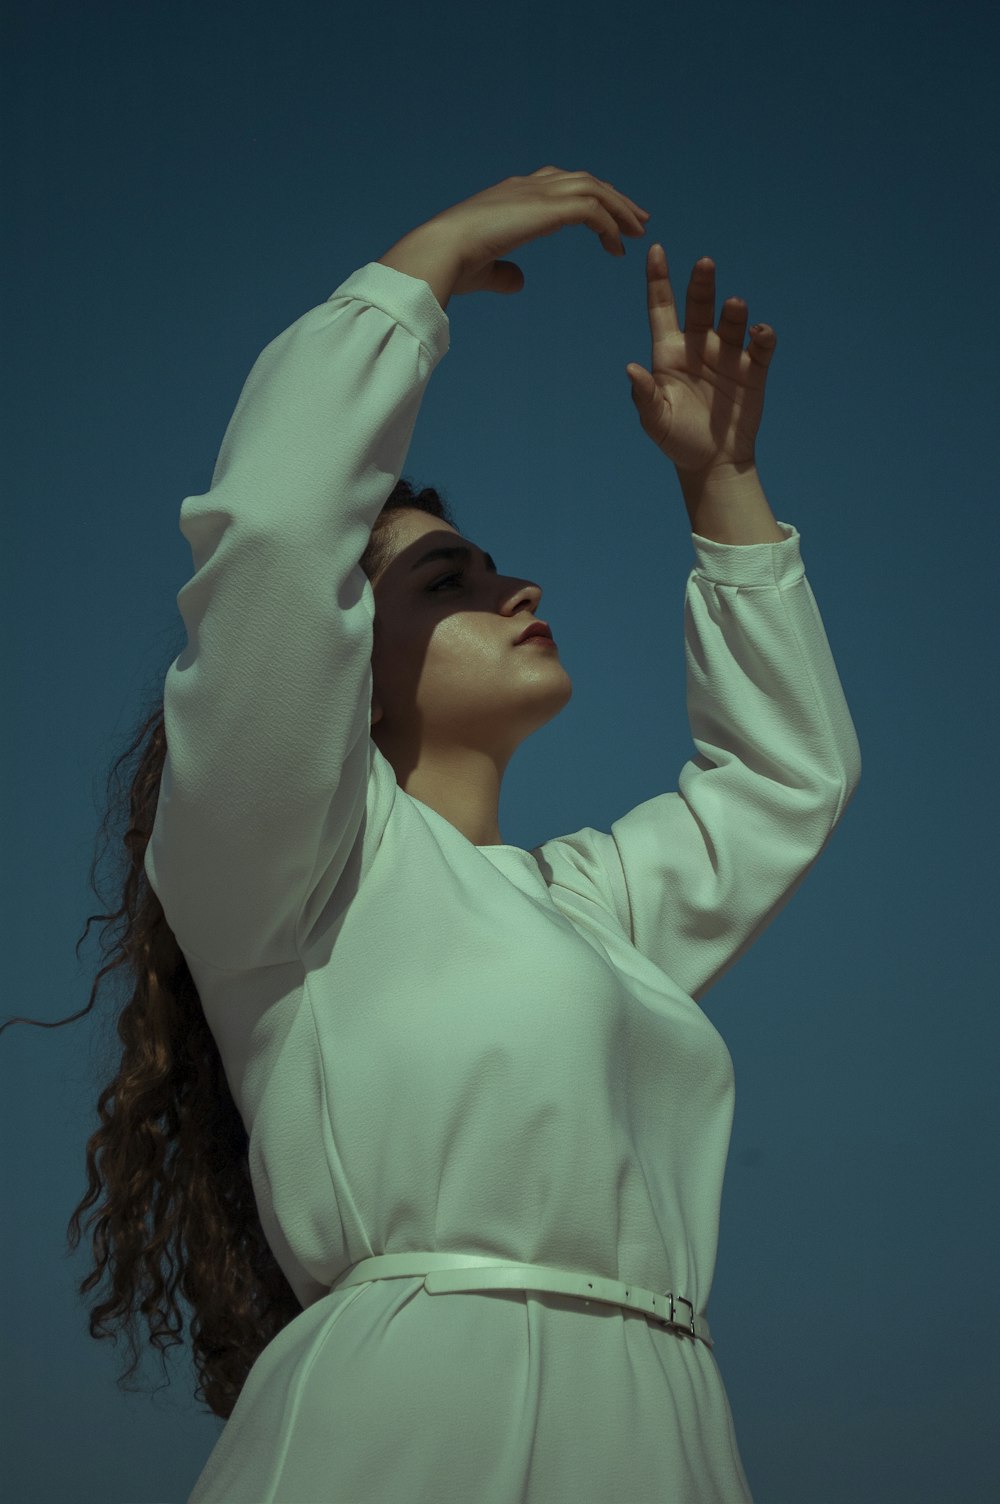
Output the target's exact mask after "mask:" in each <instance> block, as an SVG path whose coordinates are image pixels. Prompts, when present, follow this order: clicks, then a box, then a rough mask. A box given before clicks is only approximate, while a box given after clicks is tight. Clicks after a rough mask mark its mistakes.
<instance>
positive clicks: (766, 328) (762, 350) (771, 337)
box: [747, 324, 778, 371]
mask: <svg viewBox="0 0 1000 1504" xmlns="http://www.w3.org/2000/svg"><path fill="white" fill-rule="evenodd" d="M777 343H778V336H777V335H776V334H775V332H774V330H773V329H772V328H771V326H770V324H754V326H753V328H752V329H751V330H750V344H749V346H748V347H747V354H748V355H749V356H750V359H751V360H753V361H755V362H756V363H757V365H759V366H762V367H763V369H764V370H765V371H766V370H767V368H768V366H769V365H770V364H771V356H772V355H773V354H774V351H775V348H776V346H777Z"/></svg>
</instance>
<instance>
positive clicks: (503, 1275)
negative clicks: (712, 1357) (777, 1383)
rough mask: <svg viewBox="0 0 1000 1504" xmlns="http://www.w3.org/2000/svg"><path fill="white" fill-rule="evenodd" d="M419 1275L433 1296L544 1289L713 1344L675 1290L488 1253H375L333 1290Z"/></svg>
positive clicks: (702, 1320)
mask: <svg viewBox="0 0 1000 1504" xmlns="http://www.w3.org/2000/svg"><path fill="white" fill-rule="evenodd" d="M417 1274H419V1275H423V1276H425V1278H424V1289H425V1290H426V1291H427V1292H428V1294H429V1295H441V1294H444V1293H446V1292H448V1291H456V1290H545V1291H551V1292H552V1293H553V1294H556V1295H575V1296H576V1297H577V1298H578V1299H580V1300H584V1301H586V1302H587V1303H588V1304H589V1303H590V1301H592V1300H596V1301H598V1302H599V1303H600V1304H601V1305H609V1306H627V1307H628V1308H629V1309H630V1310H633V1311H642V1312H643V1313H644V1314H645V1315H646V1316H651V1317H652V1318H653V1319H654V1320H655V1321H660V1322H662V1323H663V1325H664V1326H667V1327H670V1328H671V1330H673V1331H675V1332H676V1333H677V1334H678V1336H684V1335H686V1336H689V1337H700V1338H701V1340H702V1342H705V1343H707V1344H708V1346H709V1347H712V1346H713V1345H714V1344H713V1342H712V1335H711V1332H710V1331H709V1329H708V1322H707V1321H706V1319H705V1317H704V1316H699V1315H698V1314H697V1313H696V1312H695V1309H694V1307H693V1305H692V1304H691V1302H690V1301H689V1300H686V1299H685V1298H684V1296H683V1295H675V1294H674V1293H673V1292H672V1291H671V1290H665V1291H663V1292H661V1293H657V1292H656V1291H655V1290H644V1289H642V1288H641V1287H640V1286H638V1285H631V1284H629V1285H627V1284H625V1283H624V1282H623V1281H622V1280H619V1279H603V1278H602V1277H601V1276H600V1275H597V1274H578V1273H576V1272H575V1271H573V1270H569V1269H553V1268H552V1267H551V1266H550V1265H548V1264H518V1263H515V1262H514V1260H512V1259H498V1258H492V1257H489V1256H487V1255H483V1254H476V1253H382V1254H376V1255H375V1256H374V1257H373V1258H370V1259H362V1260H361V1262H360V1263H358V1264H354V1265H353V1266H352V1267H351V1268H350V1269H349V1270H348V1271H347V1273H346V1274H342V1275H341V1276H340V1277H339V1278H338V1279H336V1280H334V1282H333V1284H332V1285H331V1286H330V1289H331V1291H333V1290H342V1289H344V1288H345V1287H346V1286H347V1285H361V1284H364V1283H365V1282H366V1281H367V1280H374V1279H402V1278H404V1277H405V1276H408V1275H409V1276H412V1275H417ZM679 1308H683V1309H679Z"/></svg>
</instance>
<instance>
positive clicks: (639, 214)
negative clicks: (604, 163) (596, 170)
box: [601, 178, 650, 230]
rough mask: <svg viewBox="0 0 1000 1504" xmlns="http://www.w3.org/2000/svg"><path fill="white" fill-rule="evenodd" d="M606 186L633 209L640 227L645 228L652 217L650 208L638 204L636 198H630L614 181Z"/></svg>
mask: <svg viewBox="0 0 1000 1504" xmlns="http://www.w3.org/2000/svg"><path fill="white" fill-rule="evenodd" d="M601 181H602V182H603V181H604V180H603V178H602V179H601ZM604 186H605V188H610V189H611V191H612V193H617V195H618V197H619V198H620V199H621V201H622V203H623V204H626V205H627V206H628V208H629V209H630V210H631V212H632V214H633V215H634V216H635V218H636V220H637V221H638V224H639V228H640V229H641V230H645V228H646V224H645V221H646V220H647V219H649V217H650V214H649V210H648V209H643V208H642V206H641V204H637V203H636V201H635V199H634V198H629V196H628V194H627V193H622V191H621V189H620V188H616V187H615V185H614V184H613V183H605V184H604Z"/></svg>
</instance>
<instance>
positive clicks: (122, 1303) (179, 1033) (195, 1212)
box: [0, 479, 455, 1420]
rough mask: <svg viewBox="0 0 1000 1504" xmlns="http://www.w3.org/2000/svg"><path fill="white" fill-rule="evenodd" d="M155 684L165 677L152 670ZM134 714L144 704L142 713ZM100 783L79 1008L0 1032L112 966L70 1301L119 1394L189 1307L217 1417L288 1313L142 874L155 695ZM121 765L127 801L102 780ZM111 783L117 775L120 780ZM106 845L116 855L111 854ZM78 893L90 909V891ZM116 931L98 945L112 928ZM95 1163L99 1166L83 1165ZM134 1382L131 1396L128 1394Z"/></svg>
mask: <svg viewBox="0 0 1000 1504" xmlns="http://www.w3.org/2000/svg"><path fill="white" fill-rule="evenodd" d="M400 507H414V508H416V509H418V510H419V511H422V512H427V513H428V514H429V515H430V516H432V517H440V518H441V519H442V520H443V521H445V522H447V523H449V524H450V525H451V526H452V527H454V526H455V523H454V520H453V518H452V517H451V515H450V513H449V510H448V506H447V503H446V502H445V501H444V500H443V499H442V497H441V496H440V494H439V493H438V492H437V491H435V490H433V489H432V488H430V487H424V488H423V489H422V490H420V491H416V490H415V489H414V487H413V486H412V485H411V483H410V482H409V481H408V480H406V479H400V481H399V482H398V484H397V485H396V486H395V488H394V489H393V491H392V492H391V494H390V496H389V498H388V500H387V501H386V502H385V504H384V505H383V507H382V510H381V511H380V513H379V515H378V517H377V518H376V519H375V524H374V526H373V528H372V532H371V537H370V539H369V542H368V545H367V547H366V549H365V552H364V554H363V555H362V557H361V560H360V564H361V568H362V569H363V570H364V572H365V574H366V575H367V576H368V578H369V580H371V579H373V578H374V576H375V575H376V574H378V573H379V571H380V569H381V568H382V567H383V565H384V564H385V563H386V562H387V558H388V555H389V554H390V553H391V550H392V534H393V529H392V526H391V524H392V518H393V513H394V512H396V511H398V510H399V508H400ZM164 678H165V675H164ZM147 709H148V707H147ZM142 715H143V716H145V717H146V718H145V719H143V720H142V724H141V725H140V726H139V729H138V730H137V732H136V733H135V736H134V738H133V741H132V743H131V745H130V746H129V747H128V748H127V749H126V750H125V752H123V753H122V755H121V756H120V757H119V758H118V760H117V761H116V762H115V763H114V764H113V766H112V769H111V772H110V773H109V776H108V803H107V813H106V815H105V818H104V821H103V823H102V826H101V830H100V835H101V836H103V837H104V845H105V850H106V849H107V842H108V840H109V839H110V835H109V827H110V825H111V822H112V818H113V817H114V818H115V823H116V824H118V823H119V822H121V823H123V824H124V825H125V826H126V829H125V833H124V836H123V837H122V846H123V847H124V854H122V853H121V851H120V850H119V859H118V866H117V868H116V871H115V875H114V879H113V881H114V884H115V892H116V893H117V892H118V891H119V889H120V892H121V905H120V907H119V908H118V910H117V911H116V912H115V913H113V914H92V915H91V916H90V918H88V920H87V923H86V927H85V928H84V931H83V934H82V935H81V936H80V939H79V940H78V941H77V945H76V954H77V957H79V951H80V946H81V945H82V944H83V941H84V940H85V939H86V937H87V935H88V934H89V931H90V926H91V924H92V923H93V922H94V921H95V920H98V919H101V920H105V921H106V923H105V926H104V928H103V929H102V931H101V945H102V951H103V954H104V955H106V956H107V957H108V958H109V959H108V960H107V964H106V965H104V966H102V967H101V969H100V970H99V971H98V973H97V976H96V978H95V980H94V985H93V988H92V990H91V993H90V1001H89V1002H88V1004H87V1007H86V1008H84V1009H82V1010H81V1011H80V1012H79V1013H74V1014H73V1015H72V1016H71V1017H69V1018H66V1019H62V1020H60V1021H59V1022H57V1023H49V1022H46V1021H45V1020H44V1019H35V1018H21V1017H17V1018H10V1019H7V1020H6V1021H5V1022H4V1023H3V1024H2V1025H0V1033H2V1032H3V1030H4V1029H6V1028H7V1027H8V1025H9V1024H12V1023H29V1024H35V1025H37V1026H38V1027H39V1028H44V1029H55V1028H61V1027H62V1026H63V1024H67V1023H73V1022H74V1021H75V1020H76V1019H78V1018H82V1017H83V1016H84V1015H85V1014H86V1013H89V1012H90V1010H91V1008H92V1007H93V1006H94V1000H95V998H96V996H97V991H98V988H99V987H100V984H101V980H102V978H103V977H104V976H106V975H107V974H108V973H109V972H113V971H115V970H116V969H117V968H118V967H124V975H125V977H126V979H127V981H126V986H127V987H131V989H132V995H131V997H130V998H129V1000H128V1002H127V1003H125V1005H124V1006H123V1007H122V1009H121V1012H120V1014H119V1015H118V1020H117V1032H118V1036H119V1038H120V1040H121V1054H120V1057H119V1060H118V1069H117V1074H116V1075H115V1076H114V1079H113V1080H112V1081H110V1082H109V1084H108V1085H107V1086H106V1087H105V1088H104V1090H103V1091H102V1092H101V1094H100V1096H99V1097H98V1101H97V1112H98V1116H99V1118H100V1126H99V1127H98V1128H97V1129H95V1131H94V1132H93V1133H92V1134H91V1136H90V1138H89V1139H88V1141H87V1154H86V1171H87V1179H88V1190H87V1193H86V1195H85V1196H84V1197H83V1199H82V1200H81V1201H80V1203H79V1205H78V1206H77V1207H76V1209H75V1210H74V1212H73V1215H72V1217H71V1218H70V1221H69V1224H68V1229H67V1240H68V1244H69V1248H70V1251H73V1250H75V1249H76V1247H77V1246H78V1244H79V1242H80V1235H81V1234H80V1217H81V1214H82V1213H83V1212H85V1211H86V1210H87V1208H88V1207H90V1206H92V1205H93V1203H94V1202H95V1201H96V1200H97V1198H98V1196H99V1195H100V1194H101V1193H102V1191H103V1193H104V1201H103V1203H102V1205H101V1206H100V1208H99V1209H98V1210H97V1211H95V1212H93V1213H92V1214H91V1216H90V1218H89V1220H88V1223H87V1231H89V1230H90V1228H91V1227H93V1226H94V1223H95V1222H96V1224H97V1225H96V1228H95V1229H94V1234H93V1240H92V1241H93V1252H94V1268H93V1269H91V1270H90V1272H89V1273H88V1274H87V1275H86V1277H85V1278H84V1279H83V1280H82V1281H81V1282H80V1284H79V1287H78V1288H79V1291H80V1294H81V1295H86V1294H87V1292H88V1291H90V1290H91V1289H93V1287H94V1286H95V1285H97V1284H99V1283H100V1281H101V1280H102V1278H104V1277H105V1275H106V1274H107V1275H108V1277H109V1278H110V1293H109V1298H108V1299H107V1300H105V1301H104V1302H103V1303H98V1302H97V1300H96V1298H95V1302H94V1303H93V1304H92V1305H91V1307H90V1321H89V1329H90V1335H91V1337H95V1338H109V1337H110V1338H113V1339H114V1340H115V1342H117V1340H118V1333H117V1330H116V1328H118V1329H120V1328H124V1330H125V1331H126V1333H127V1335H128V1341H129V1356H130V1357H131V1359H132V1362H131V1364H130V1366H128V1367H127V1368H126V1369H125V1370H124V1372H123V1373H122V1374H121V1375H120V1376H119V1379H118V1387H119V1388H120V1389H125V1390H128V1391H129V1392H135V1388H136V1386H133V1385H130V1384H129V1383H128V1380H129V1379H130V1378H131V1377H132V1375H133V1374H134V1373H135V1372H136V1369H137V1368H138V1366H139V1362H140V1359H141V1353H140V1351H139V1342H138V1339H137V1326H138V1316H139V1314H140V1313H141V1315H142V1316H144V1317H145V1318H146V1323H147V1325H148V1328H149V1343H150V1345H151V1346H153V1347H155V1348H156V1349H157V1350H158V1352H159V1354H160V1361H161V1363H162V1364H163V1366H164V1370H165V1368H166V1364H165V1360H164V1357H163V1353H164V1350H165V1349H166V1348H167V1347H176V1346H178V1345H179V1344H181V1343H183V1340H184V1338H183V1331H184V1320H183V1317H182V1315H181V1312H180V1310H179V1308H178V1305H177V1300H176V1295H177V1290H178V1286H179V1288H180V1292H181V1294H182V1295H183V1296H184V1298H185V1300H186V1301H187V1302H188V1304H189V1306H190V1308H191V1310H192V1311H193V1313H194V1315H193V1319H192V1320H191V1322H190V1336H191V1346H192V1352H193V1358H194V1364H195V1368H196V1371H197V1374H198V1377H199V1380H200V1382H199V1384H198V1386H197V1388H196V1389H195V1392H194V1393H195V1399H196V1400H199V1401H202V1402H203V1403H204V1404H205V1405H206V1406H207V1408H208V1411H209V1412H211V1414H213V1415H217V1416H219V1417H220V1418H221V1419H223V1420H228V1418H229V1416H230V1415H231V1413H232V1410H233V1407H234V1405H235V1404H236V1401H237V1399H238V1398H239V1395H240V1391H241V1390H242V1388H243V1385H244V1384H245V1383H246V1379H247V1375H248V1374H249V1372H250V1369H251V1367H252V1366H253V1364H254V1362H255V1361H256V1359H257V1358H258V1356H259V1355H260V1353H261V1352H262V1351H263V1349H264V1348H265V1347H266V1346H267V1344H268V1343H269V1342H270V1341H271V1340H272V1339H273V1338H274V1337H276V1336H277V1335H278V1333H279V1332H280V1331H281V1330H282V1328H283V1327H285V1326H287V1325H288V1323H289V1322H290V1321H292V1320H293V1319H294V1318H295V1317H296V1316H298V1315H299V1314H300V1312H301V1309H302V1308H301V1306H300V1304H299V1301H298V1299H297V1297H296V1296H295V1294H294V1293H293V1291H292V1288H291V1286H290V1285H289V1283H288V1281H287V1280H286V1278H285V1276H284V1274H283V1273H282V1271H281V1269H280V1267H279V1266H278V1263H277V1262H276V1260H275V1258H274V1255H273V1254H272V1252H271V1250H270V1248H269V1247H268V1244H267V1241H266V1239H265V1237H264V1231H263V1228H262V1227H261V1223H260V1218H259V1216H258V1214H257V1206H256V1202H255V1200H254V1193H253V1186H252V1183H251V1179H250V1168H249V1159H248V1148H249V1139H248V1135H247V1132H246V1129H245V1128H244V1126H243V1119H242V1117H241V1116H240V1113H239V1111H238V1109H237V1107H236V1104H235V1102H234V1101H233V1098H232V1095H231V1093H230V1091H229V1086H228V1084H227V1081H226V1075H225V1071H224V1070H223V1066H222V1060H221V1058H220V1056H219V1051H218V1048H217V1047H216V1043H215V1040H214V1038H213V1037H212V1034H211V1031H210V1030H209V1028H208V1024H207V1022H206V1020H205V1015H204V1012H203V1011H202V1006H201V999H200V998H199V996H198V992H197V989H196V987H195V984H194V981H193V979H192V976H191V973H190V971H189V970H188V966H187V962H186V961H185V959H184V956H183V954H182V953H181V950H180V947H179V946H178V944H177V941H176V939H175V938H174V935H173V932H172V931H171V929H170V926H169V925H168V924H167V921H166V917H165V915H164V912H163V909H162V907H161V905H160V901H159V899H158V898H157V896H156V894H155V893H154V892H153V890H152V888H151V887H150V885H149V881H148V879H147V877H146V873H145V869H144V866H143V861H144V857H145V854H146V846H147V844H148V842H149V839H150V835H151V833H152V829H153V820H154V817H155V815H156V805H157V799H158V797H159V790H160V779H161V777H162V773H163V764H164V761H165V759H166V754H167V742H166V731H165V727H164V715H163V700H162V694H161V697H160V701H159V703H158V704H157V705H156V707H155V708H154V709H153V711H152V713H151V714H148V715H147V713H146V710H144V711H143V712H142ZM133 759H135V760H136V763H137V765H136V766H135V769H134V772H133V773H132V775H131V784H130V787H129V789H128V794H127V801H126V797H124V796H123V794H122V792H121V789H122V781H121V780H119V787H118V791H117V792H115V793H113V792H112V790H111V785H112V782H113V780H114V777H115V774H116V773H117V772H118V770H119V769H120V768H121V767H122V765H123V764H125V763H130V762H131V761H132V760H133ZM126 776H127V775H126ZM116 849H117V848H116ZM98 862H99V857H98V856H96V855H95V858H94V862H93V865H92V867H91V871H90V883H91V887H92V888H93V890H94V892H95V893H96V895H97V898H98V900H99V901H100V902H102V903H103V902H105V901H106V898H105V895H104V894H103V893H102V891H101V888H100V887H99V886H98V884H97V882H96V881H95V874H96V871H97V866H98ZM116 925H117V926H118V927H119V931H120V932H119V933H118V934H117V935H113V942H112V943H111V944H110V945H109V944H107V943H106V942H107V937H108V934H109V931H112V929H113V927H114V926H116ZM98 1157H100V1163H98ZM139 1387H141V1386H139Z"/></svg>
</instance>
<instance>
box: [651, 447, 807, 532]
mask: <svg viewBox="0 0 1000 1504" xmlns="http://www.w3.org/2000/svg"><path fill="white" fill-rule="evenodd" d="M677 478H678V480H679V481H680V485H681V492H682V494H683V496H684V505H685V506H686V507H687V513H688V518H689V520H690V523H691V531H692V533H697V534H698V535H699V537H702V538H709V539H711V540H712V541H713V542H714V543H743V544H750V543H783V542H784V540H785V535H784V533H783V532H782V531H781V529H780V527H779V526H778V523H777V519H776V518H775V515H774V513H773V512H772V511H771V508H770V506H769V505H768V501H767V497H766V496H765V495H764V488H763V487H762V486H761V483H760V477H759V475H758V474H757V467H756V465H755V464H753V463H751V462H749V461H748V462H747V463H745V464H740V465H735V464H726V465H720V466H718V467H717V468H715V469H713V470H711V471H709V472H708V474H707V475H705V474H693V473H691V472H686V471H681V470H678V471H677Z"/></svg>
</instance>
